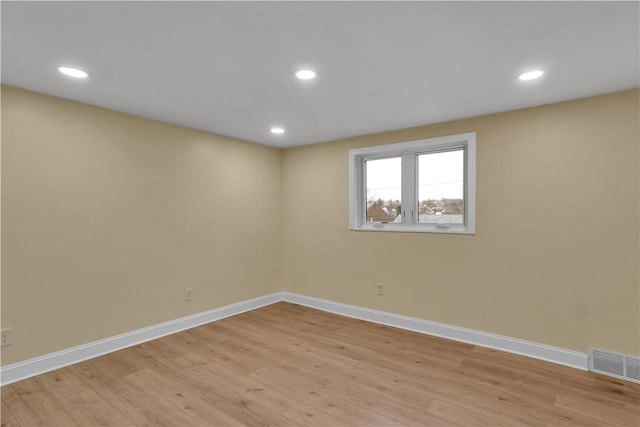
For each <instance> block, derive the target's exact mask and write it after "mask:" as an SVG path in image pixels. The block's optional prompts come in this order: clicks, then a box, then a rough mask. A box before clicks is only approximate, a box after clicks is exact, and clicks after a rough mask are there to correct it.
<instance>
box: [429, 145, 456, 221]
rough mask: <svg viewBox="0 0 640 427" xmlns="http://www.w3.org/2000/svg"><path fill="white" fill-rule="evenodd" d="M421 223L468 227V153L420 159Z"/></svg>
mask: <svg viewBox="0 0 640 427" xmlns="http://www.w3.org/2000/svg"><path fill="white" fill-rule="evenodd" d="M418 173H419V175H418V206H419V209H418V211H419V217H418V218H419V219H418V221H419V222H422V223H428V224H464V150H456V151H446V152H441V153H430V154H421V155H419V156H418Z"/></svg>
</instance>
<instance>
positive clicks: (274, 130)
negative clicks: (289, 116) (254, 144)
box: [271, 127, 284, 134]
mask: <svg viewBox="0 0 640 427" xmlns="http://www.w3.org/2000/svg"><path fill="white" fill-rule="evenodd" d="M271 133H276V134H281V133H284V129H283V128H281V127H272V128H271Z"/></svg>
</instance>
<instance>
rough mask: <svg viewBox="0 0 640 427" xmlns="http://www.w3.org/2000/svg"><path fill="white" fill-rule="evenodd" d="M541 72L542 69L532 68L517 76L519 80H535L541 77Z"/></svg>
mask: <svg viewBox="0 0 640 427" xmlns="http://www.w3.org/2000/svg"><path fill="white" fill-rule="evenodd" d="M543 74H544V71H542V70H532V71H527V72H526V73H522V74H520V75H519V76H518V78H519V79H520V80H535V79H539V78H540V77H542V75H543Z"/></svg>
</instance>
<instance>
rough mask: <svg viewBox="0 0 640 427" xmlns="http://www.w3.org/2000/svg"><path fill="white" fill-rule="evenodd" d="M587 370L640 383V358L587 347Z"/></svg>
mask: <svg viewBox="0 0 640 427" xmlns="http://www.w3.org/2000/svg"><path fill="white" fill-rule="evenodd" d="M589 370H590V371H592V372H597V373H599V374H603V375H609V376H610V377H616V378H622V379H623V380H627V381H632V382H634V383H639V384H640V359H638V358H637V357H631V356H626V355H624V354H620V353H612V352H610V351H605V350H600V349H597V348H589Z"/></svg>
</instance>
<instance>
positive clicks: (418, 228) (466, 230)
mask: <svg viewBox="0 0 640 427" xmlns="http://www.w3.org/2000/svg"><path fill="white" fill-rule="evenodd" d="M350 230H351V231H392V232H400V233H435V234H469V235H475V234H476V231H475V229H471V228H470V227H465V226H461V225H458V226H455V225H452V226H450V227H437V226H435V225H408V224H392V223H375V224H365V225H361V226H358V227H351V228H350Z"/></svg>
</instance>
